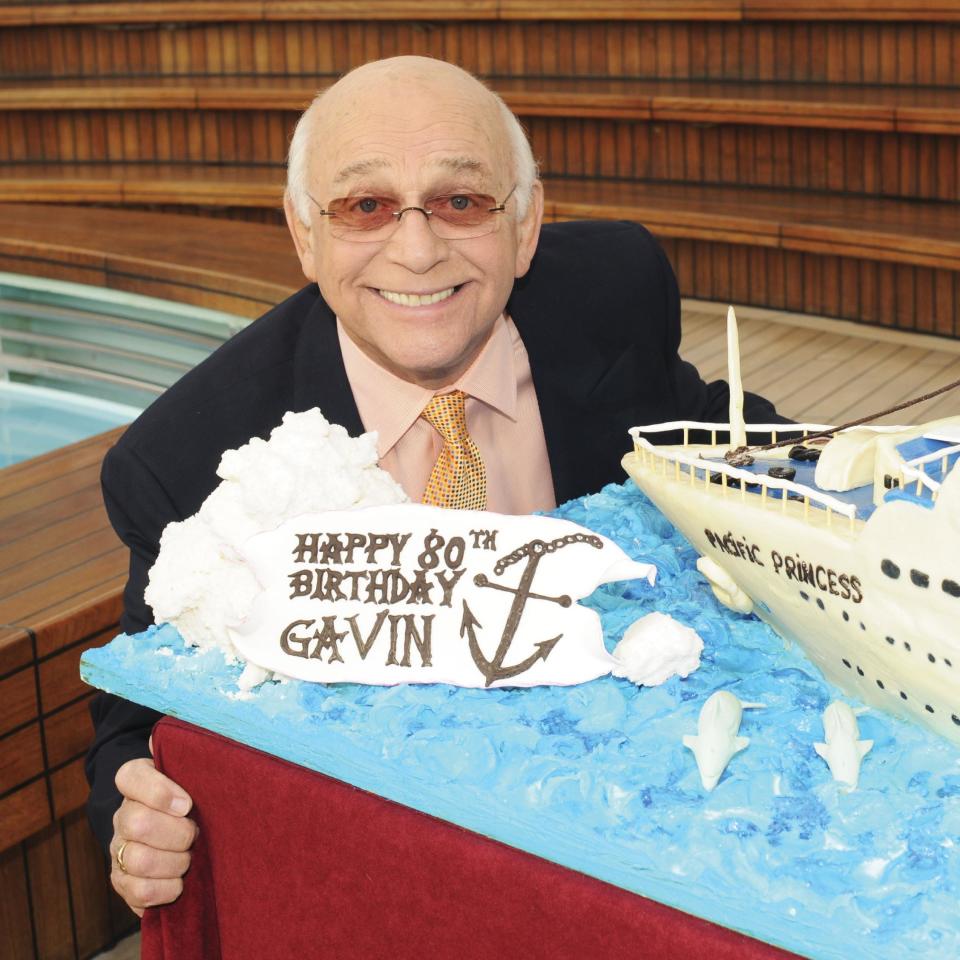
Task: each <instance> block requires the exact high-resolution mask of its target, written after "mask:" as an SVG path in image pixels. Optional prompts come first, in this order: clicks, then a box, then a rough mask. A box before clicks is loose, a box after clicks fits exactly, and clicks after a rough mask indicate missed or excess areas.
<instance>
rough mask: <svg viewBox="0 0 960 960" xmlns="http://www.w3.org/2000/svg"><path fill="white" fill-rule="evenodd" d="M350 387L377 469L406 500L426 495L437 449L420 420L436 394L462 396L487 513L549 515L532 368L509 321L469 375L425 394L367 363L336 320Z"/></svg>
mask: <svg viewBox="0 0 960 960" xmlns="http://www.w3.org/2000/svg"><path fill="white" fill-rule="evenodd" d="M337 335H338V336H339V338H340V349H341V351H342V352H343V363H344V366H345V367H346V371H347V379H348V380H349V381H350V387H351V389H352V390H353V396H354V399H355V400H356V403H357V410H358V411H359V413H360V419H361V420H362V421H363V425H364V428H365V429H366V430H376V431H377V434H378V435H379V441H378V444H377V449H378V452H379V454H380V466H381V467H383V469H384V470H386V471H387V472H388V473H389V474H391V476H393V478H394V479H395V480H396V481H397V482H398V483H399V484H400V486H402V487H403V489H404V490H405V491H406V493H407V495H408V496H409V497H410V499H411V500H419V499H420V498H421V496H422V495H423V491H424V488H425V487H426V485H427V480H428V479H429V477H430V471H431V470H432V469H433V465H434V463H436V460H437V456H438V455H439V453H440V447H441V444H442V441H441V439H440V435H439V434H438V433H437V431H436V430H435V429H434V428H433V427H432V426H430V424H429V423H427V422H426V421H425V420H421V419H420V412H421V411H422V410H423V408H424V407H425V406H426V405H427V403H428V401H429V400H430V398H431V397H433V396H434V394H436V393H448V392H449V391H451V390H462V391H463V392H464V393H465V394H467V400H466V415H467V430H468V431H469V432H470V436H471V437H472V438H473V441H474V443H476V445H477V447H478V448H479V450H480V455H481V456H482V457H483V462H484V466H485V467H486V471H487V509H488V510H493V511H496V512H497V513H512V514H522V513H531V512H532V511H534V510H552V509H553V508H554V507H555V506H556V505H557V504H556V499H555V497H554V493H553V480H552V478H551V474H550V461H549V459H548V457H547V443H546V440H545V439H544V436H543V424H542V422H541V421H540V407H539V405H538V404H537V394H536V391H535V390H534V388H533V378H532V377H531V375H530V362H529V360H528V359H527V351H526V348H525V347H524V345H523V341H522V340H521V339H520V334H519V333H518V332H517V328H516V326H515V325H514V323H513V321H512V320H511V319H510V318H509V317H507V316H501V317H500V318H499V319H498V320H497V322H496V324H495V326H494V328H493V332H492V333H491V335H490V339H489V340H488V341H487V343H486V344H485V345H484V347H483V349H482V350H481V351H480V353H479V355H478V356H477V358H476V360H474V362H473V363H472V364H471V365H470V367H469V369H468V370H467V371H466V372H465V373H464V374H463V375H462V376H461V377H460V378H459V379H458V380H456V381H455V382H454V383H451V384H449V385H447V386H445V387H443V388H441V389H440V390H428V389H426V388H424V387H420V386H417V385H416V384H415V383H409V382H408V381H406V380H401V379H400V378H399V377H397V376H394V375H393V374H392V373H390V372H388V371H387V370H384V369H383V368H382V367H380V366H379V365H378V364H376V363H375V362H374V361H373V360H371V359H370V358H369V357H368V356H367V355H366V354H365V353H364V352H363V351H362V350H361V349H360V348H359V347H358V346H357V345H356V344H355V343H354V342H353V341H352V340H351V339H350V337H349V336H348V334H347V332H346V331H345V330H344V329H343V326H342V325H341V323H340V321H339V320H337Z"/></svg>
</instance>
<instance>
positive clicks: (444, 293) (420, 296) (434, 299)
mask: <svg viewBox="0 0 960 960" xmlns="http://www.w3.org/2000/svg"><path fill="white" fill-rule="evenodd" d="M462 287H463V284H462V283H461V284H458V285H457V286H455V287H447V289H446V290H437V291H436V293H398V292H397V291H395V290H378V291H377V293H379V294H380V296H381V297H383V299H384V300H389V301H390V303H396V304H399V305H400V306H401V307H426V306H429V305H430V304H431V303H439V302H440V301H441V300H446V299H447V298H448V297H452V296H453V295H454V294H455V293H456V292H457V291H458V290H460V289H461V288H462Z"/></svg>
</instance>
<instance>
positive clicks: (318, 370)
mask: <svg viewBox="0 0 960 960" xmlns="http://www.w3.org/2000/svg"><path fill="white" fill-rule="evenodd" d="M293 398H294V404H295V409H296V410H297V411H303V410H311V409H312V408H313V407H319V408H320V409H321V411H322V412H323V415H324V416H325V417H326V418H327V420H329V421H330V423H339V424H341V425H342V426H343V427H345V428H346V430H347V433H349V434H350V436H351V437H358V436H360V434H361V433H363V422H362V421H361V419H360V413H359V412H358V410H357V404H356V401H354V399H353V392H352V391H351V389H350V381H349V380H348V379H347V371H346V369H345V368H344V366H343V354H342V353H341V352H340V340H339V338H338V337H337V321H336V318H335V317H334V315H333V311H332V310H331V309H330V308H329V307H328V306H327V305H326V303H324V301H323V299H322V297H320V295H319V293H318V294H317V299H316V302H315V304H314V305H313V307H312V308H311V310H310V313H309V314H308V316H307V318H306V320H305V321H304V324H303V328H302V330H301V332H300V337H299V340H298V342H297V348H296V354H295V358H294V387H293Z"/></svg>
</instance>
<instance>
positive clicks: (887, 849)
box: [81, 482, 960, 960]
mask: <svg viewBox="0 0 960 960" xmlns="http://www.w3.org/2000/svg"><path fill="white" fill-rule="evenodd" d="M554 515H556V516H560V517H563V518H566V519H569V520H573V521H575V522H577V523H580V524H582V525H583V526H585V527H589V528H590V529H592V530H595V531H597V532H598V533H601V534H604V535H606V536H608V537H610V538H611V539H612V540H614V541H616V542H617V543H618V544H619V545H620V546H621V547H622V548H623V549H624V550H625V551H626V552H627V553H628V554H629V555H630V556H631V557H633V558H634V559H636V560H640V561H646V562H652V563H655V564H656V565H657V568H658V570H659V577H658V583H657V586H656V587H650V586H648V585H647V584H646V583H645V582H640V581H636V582H626V583H615V584H608V585H606V586H604V587H601V588H600V589H598V590H597V591H596V592H595V593H594V594H593V595H592V596H591V597H590V598H589V599H588V600H586V601H584V602H585V603H586V604H587V605H588V606H590V607H592V608H593V609H595V610H596V611H597V612H598V613H599V614H600V616H601V618H602V621H603V626H604V632H605V637H606V643H607V646H608V648H609V649H613V647H614V645H615V644H616V643H617V641H618V640H619V638H620V636H621V635H622V633H623V631H624V630H625V629H626V627H627V626H629V624H630V623H632V622H633V621H634V620H635V619H637V618H638V617H640V616H643V615H644V614H646V613H649V612H652V611H654V610H659V611H661V612H664V613H669V614H670V615H671V616H673V617H674V618H676V619H677V620H679V621H681V622H682V623H684V624H686V625H688V626H690V627H693V628H694V629H695V630H696V631H697V632H698V633H699V634H700V636H701V637H702V638H703V641H704V652H703V663H702V666H701V668H700V669H699V670H698V671H696V672H695V673H693V674H692V675H691V676H690V677H688V678H687V679H685V680H680V679H679V678H674V679H672V680H670V681H668V682H667V683H665V684H664V685H662V686H660V687H654V688H649V689H648V688H638V687H636V686H634V685H633V684H632V683H630V682H629V681H627V680H623V679H617V678H614V677H604V678H602V679H599V680H595V681H592V682H590V683H586V684H582V685H580V686H577V687H534V688H528V689H513V690H509V689H507V690H503V689H492V690H471V689H464V688H459V687H452V686H446V685H416V686H413V685H411V686H396V687H366V686H361V685H355V684H338V685H330V686H324V685H320V684H309V683H302V682H300V681H291V682H285V683H268V684H265V685H264V686H263V687H262V688H261V689H260V691H259V692H258V694H257V695H256V696H254V697H250V698H244V697H243V696H242V695H238V690H237V686H236V680H237V677H238V676H239V674H240V668H239V667H238V666H236V665H233V664H229V663H226V662H225V661H224V659H223V657H222V655H221V654H220V653H219V652H217V651H205V652H199V653H198V652H196V651H195V650H192V649H190V648H185V646H184V644H183V641H182V640H181V639H180V637H179V635H178V634H177V633H176V631H175V630H173V629H172V628H170V627H161V628H151V629H150V630H149V631H147V632H146V633H145V634H141V635H139V636H137V637H118V638H117V639H116V640H114V641H113V642H112V643H111V644H109V645H108V646H107V647H104V648H102V649H99V650H91V651H88V652H87V653H86V654H85V655H84V659H83V663H82V665H81V672H82V674H83V675H84V678H85V679H86V680H87V681H88V682H90V683H92V684H94V685H96V686H99V687H102V688H104V689H107V690H110V691H112V692H115V693H118V694H120V695H122V696H125V697H128V698H129V699H132V700H136V701H138V702H141V703H145V704H148V705H150V706H153V707H156V708H158V709H161V710H164V711H165V712H167V713H170V714H173V715H176V716H180V717H182V718H184V719H186V720H189V721H191V722H193V723H196V724H198V725H200V726H203V727H206V728H208V729H211V730H215V731H217V732H220V733H224V734H226V735H227V736H230V737H232V738H233V739H235V740H239V741H241V742H244V743H249V744H251V745H253V746H255V747H259V748H260V749H264V750H267V751H269V752H271V753H274V754H276V755H278V756H282V757H284V758H286V759H289V760H293V761H294V762H297V763H301V764H303V765H304V766H307V767H311V768H313V769H316V770H319V771H322V772H323V773H326V774H329V775H331V776H334V777H336V778H338V779H340V780H344V781H347V782H349V783H352V784H354V785H356V786H358V787H361V788H363V789H365V790H369V791H372V792H375V793H378V794H381V795H382V796H385V797H389V798H390V799H392V800H396V801H398V802H400V803H404V804H406V805H408V806H411V807H414V808H416V809H419V810H422V811H424V812H426V813H429V814H432V815H434V816H439V817H443V818H444V819H447V820H449V821H452V822H454V823H457V824H459V825H461V826H464V827H466V828H468V829H471V830H475V831H477V832H479V833H482V834H485V835H487V836H490V837H494V838H495V839H498V840H501V841H503V842H505V843H508V844H511V845H513V846H515V847H519V848H521V849H524V850H527V851H529V852H531V853H534V854H537V855H538V856H541V857H545V858H547V859H549V860H553V861H555V862H557V863H561V864H564V865H565V866H568V867H572V868H573V869H576V870H580V871H582V872H583V873H587V874H591V875H593V876H595V877H598V878H600V879H602V880H605V881H607V882H610V883H614V884H616V885H618V886H620V887H623V888H625V889H627V890H631V891H634V892H637V893H640V894H643V895H644V896H648V897H652V898H654V899H657V900H660V901H662V902H664V903H667V904H670V905H672V906H675V907H679V908H680V909H682V910H685V911H687V912H689V913H693V914H696V915H698V916H702V917H705V918H707V919H709V920H713V921H715V922H717V923H721V924H724V925H725V926H728V927H732V928H734V929H737V930H741V931H743V932H746V933H749V934H751V935H753V936H755V937H759V938H760V939H763V940H766V941H768V942H771V943H775V944H778V945H780V946H783V947H786V948H787V949H790V950H793V951H795V952H797V953H800V954H802V955H805V956H810V957H814V958H838V960H851V958H860V957H863V958H871V960H873V958H877V960H882V958H896V960H901V958H903V957H906V956H910V957H913V958H937V960H942V958H947V957H958V956H960V911H958V906H957V904H958V895H960V855H958V853H957V848H958V844H960V751H958V750H957V749H956V748H955V747H953V746H951V745H950V744H948V743H946V742H945V741H941V740H939V739H938V738H936V737H935V736H933V735H932V734H929V733H927V732H926V731H924V730H922V729H921V728H919V727H915V726H913V725H911V724H908V723H905V722H902V721H899V720H896V719H894V718H891V717H888V716H886V715H883V714H880V713H878V712H876V711H869V712H867V713H864V714H862V715H860V716H859V718H858V719H859V725H860V736H861V738H862V739H872V740H874V747H873V750H872V751H871V752H870V753H869V754H868V755H867V757H866V758H865V760H864V763H863V767H862V770H861V776H860V785H859V788H858V789H857V790H856V791H855V792H845V791H844V790H843V789H842V788H840V787H839V786H838V785H837V784H835V783H834V782H833V780H832V779H831V777H830V773H829V771H828V769H827V766H826V764H825V763H824V761H823V760H821V759H820V757H818V756H817V754H816V753H815V752H814V749H813V744H814V743H815V742H817V741H820V740H822V739H823V728H822V720H821V716H822V712H823V710H824V708H825V707H826V706H827V704H828V703H829V702H830V701H831V700H834V699H844V698H842V696H841V695H840V693H839V691H838V690H837V689H836V688H834V687H832V686H831V685H830V684H828V683H827V682H826V681H825V680H824V679H823V678H822V676H821V675H820V673H819V671H817V669H816V668H815V667H814V666H813V665H812V664H811V663H810V662H809V661H807V659H806V658H805V657H804V656H803V654H802V652H801V651H800V650H799V649H796V648H793V649H790V648H787V646H786V645H785V644H784V642H783V641H782V640H781V639H780V638H779V637H778V636H777V635H776V634H774V633H773V632H772V631H771V630H770V629H769V628H768V627H767V626H766V625H764V624H763V623H761V622H760V621H759V620H757V619H756V618H754V617H743V616H740V615H737V614H734V613H731V612H730V611H728V610H726V609H725V608H723V607H722V606H720V605H719V604H718V603H717V602H716V601H715V600H714V598H713V595H712V593H711V592H710V589H709V587H708V586H707V584H706V582H705V581H704V579H703V578H702V577H701V576H700V574H699V573H697V571H696V568H695V565H694V564H695V561H696V553H695V551H694V550H693V549H692V547H690V545H689V544H688V543H687V541H686V540H685V539H684V538H683V536H682V535H681V534H680V533H679V532H678V531H677V530H676V529H675V528H674V527H673V525H672V524H671V523H670V522H669V521H668V520H666V519H665V518H664V517H663V515H662V514H660V513H659V511H658V510H657V509H656V508H655V507H653V506H652V504H651V503H650V502H649V501H648V500H647V499H646V497H645V496H644V495H643V494H642V493H640V492H639V491H638V490H637V489H636V487H635V486H634V485H633V483H632V482H628V483H626V484H624V485H622V486H609V487H606V488H605V489H604V490H602V491H601V492H600V493H597V494H594V495H592V496H588V497H584V498H583V499H581V500H577V501H573V502H571V503H568V504H565V505H564V506H562V507H560V508H558V509H557V510H556V511H555V514H554ZM719 689H728V690H730V691H731V692H733V693H735V694H736V695H737V696H738V697H739V698H740V699H741V700H745V701H757V702H761V703H763V704H765V705H766V706H765V709H762V710H759V709H757V710H745V711H744V714H743V723H742V725H741V728H740V733H741V735H743V736H746V737H749V738H750V746H749V747H748V748H747V749H746V750H745V751H743V752H742V753H740V754H738V755H737V756H735V757H734V758H733V760H732V761H731V763H730V765H729V767H728V768H727V770H726V772H725V773H724V775H723V777H722V778H721V780H720V782H719V784H718V785H717V787H716V789H715V790H714V791H713V792H711V793H708V792H706V791H705V790H704V789H703V788H702V787H701V785H700V779H699V776H698V774H697V769H696V763H695V761H694V758H693V755H692V753H691V752H690V751H689V750H687V749H686V748H685V747H684V746H683V745H682V742H681V741H682V737H683V735H684V734H686V733H694V732H695V731H696V726H697V717H698V715H699V713H700V709H701V707H702V706H703V703H704V701H705V700H706V699H707V697H708V696H709V695H710V694H711V693H713V692H714V691H716V690H719ZM848 702H851V703H854V701H848Z"/></svg>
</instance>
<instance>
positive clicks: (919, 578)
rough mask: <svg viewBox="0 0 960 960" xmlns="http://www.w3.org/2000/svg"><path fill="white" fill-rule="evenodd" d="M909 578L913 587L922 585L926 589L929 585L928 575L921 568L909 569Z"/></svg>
mask: <svg viewBox="0 0 960 960" xmlns="http://www.w3.org/2000/svg"><path fill="white" fill-rule="evenodd" d="M910 579H911V581H912V582H913V585H914V586H915V587H923V588H924V589H926V588H927V587H929V586H930V577H929V576H928V575H927V574H925V573H924V572H923V571H922V570H911V571H910Z"/></svg>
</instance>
